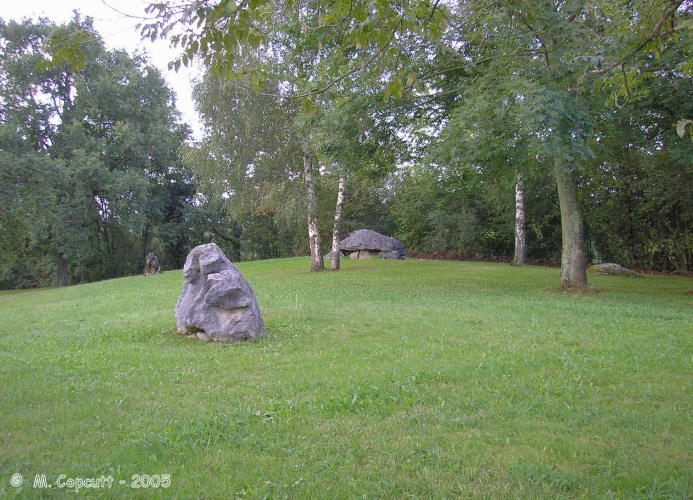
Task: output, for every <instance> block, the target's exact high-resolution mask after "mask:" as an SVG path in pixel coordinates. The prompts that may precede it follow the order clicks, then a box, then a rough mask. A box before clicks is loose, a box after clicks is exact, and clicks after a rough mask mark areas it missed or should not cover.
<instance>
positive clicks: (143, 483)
mask: <svg viewBox="0 0 693 500" xmlns="http://www.w3.org/2000/svg"><path fill="white" fill-rule="evenodd" d="M22 484H24V476H22V475H21V474H20V473H19V472H16V473H14V474H12V476H10V485H11V486H13V487H14V488H19V487H20V486H22ZM27 484H28V483H27ZM114 485H117V486H125V487H130V488H168V487H169V486H171V474H133V475H132V476H130V479H129V480H125V479H119V480H116V479H115V478H114V477H113V476H104V475H101V476H99V477H79V476H74V477H73V476H69V475H68V474H60V475H59V476H58V477H57V478H56V479H55V481H49V479H48V477H47V476H46V474H35V475H34V477H33V482H32V487H33V488H34V489H48V488H57V489H64V490H67V491H74V492H75V493H78V492H79V491H80V490H82V489H103V488H112V487H113V486H114Z"/></svg>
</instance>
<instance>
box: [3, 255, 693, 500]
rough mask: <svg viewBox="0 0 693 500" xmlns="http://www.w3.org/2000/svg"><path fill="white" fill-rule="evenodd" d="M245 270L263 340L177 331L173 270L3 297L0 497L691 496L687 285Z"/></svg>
mask: <svg viewBox="0 0 693 500" xmlns="http://www.w3.org/2000/svg"><path fill="white" fill-rule="evenodd" d="M239 267H240V269H241V271H242V272H243V273H244V274H245V276H246V278H247V279H248V280H249V281H250V283H251V284H252V285H253V287H254V289H255V291H256V293H257V296H258V300H259V302H260V306H261V309H262V313H263V316H264V319H265V323H266V326H267V330H268V337H267V339H265V340H262V341H256V342H246V343H241V344H233V345H231V344H217V343H203V342H200V341H197V340H190V339H187V338H184V337H182V336H180V335H178V334H176V333H175V321H174V317H173V309H174V306H175V303H176V300H177V297H178V294H179V293H180V289H181V285H182V273H181V272H180V271H170V272H166V273H164V274H163V275H160V276H154V277H150V278H145V277H131V278H124V279H118V280H111V281H105V282H100V283H92V284H87V285H80V286H74V287H69V288H65V289H48V290H35V291H11V292H0V318H1V319H2V321H1V322H0V497H6V496H8V497H10V498H12V497H15V496H17V497H21V498H25V497H26V498H30V497H34V496H41V497H49V498H51V497H65V496H71V497H74V496H75V494H74V489H73V491H72V493H68V492H67V491H66V489H67V488H62V489H61V488H58V487H57V486H55V485H54V486H53V488H51V489H44V490H34V489H32V482H33V480H34V476H35V474H46V475H47V478H48V482H49V483H55V481H56V479H57V477H58V475H60V474H65V475H66V476H67V478H77V477H82V478H89V477H98V476H100V475H102V474H103V475H106V476H108V475H113V476H114V478H115V484H114V485H113V487H112V488H111V489H107V490H87V489H81V490H80V491H79V495H78V496H91V497H97V496H98V497H103V496H105V497H136V498H157V497H159V498H170V497H180V498H234V497H244V496H246V497H250V498H265V497H268V498H353V497H364V498H398V499H399V498H406V497H422V498H454V497H459V496H486V497H546V498H558V497H583V498H610V497H616V498H690V496H691V494H693V465H692V455H691V452H692V450H693V436H692V434H693V425H692V424H693V422H692V419H691V407H692V405H693V292H691V291H692V290H693V280H691V279H687V278H675V277H647V278H645V279H628V278H614V277H591V284H592V285H593V286H594V287H596V290H597V291H596V292H594V291H593V292H589V293H577V294H564V293H562V292H560V291H558V290H557V289H556V285H557V284H558V282H559V273H560V271H559V270H557V269H549V268H539V267H527V268H522V269H513V268H511V267H510V266H508V265H506V264H488V263H464V262H444V261H415V260H406V261H403V262H393V261H377V260H373V261H349V260H347V261H346V262H344V269H343V271H342V272H340V273H328V272H325V273H318V274H311V273H308V272H307V270H308V268H309V260H308V259H307V258H296V259H283V260H271V261H262V262H248V263H241V264H240V265H239ZM686 292H689V293H686ZM15 473H20V474H22V475H23V476H24V483H23V485H22V486H21V487H19V488H15V487H13V486H11V485H10V476H11V475H12V474H15ZM134 474H147V475H149V476H153V475H157V474H158V475H161V474H170V481H171V484H170V486H169V487H168V488H167V489H163V488H161V487H159V488H157V489H154V488H147V489H131V488H130V484H131V481H132V479H131V478H132V476H133V475H134ZM64 480H65V478H63V482H64ZM119 480H125V481H126V484H125V485H119V484H118V481H119Z"/></svg>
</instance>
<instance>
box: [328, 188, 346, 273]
mask: <svg viewBox="0 0 693 500" xmlns="http://www.w3.org/2000/svg"><path fill="white" fill-rule="evenodd" d="M343 207H344V176H343V175H340V176H339V188H338V189H337V208H336V209H335V211H334V229H333V231H332V261H331V262H330V269H331V270H332V271H338V270H339V258H340V254H339V240H340V239H341V234H340V232H341V226H342V209H343Z"/></svg>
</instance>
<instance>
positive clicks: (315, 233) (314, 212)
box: [303, 142, 325, 272]
mask: <svg viewBox="0 0 693 500" xmlns="http://www.w3.org/2000/svg"><path fill="white" fill-rule="evenodd" d="M303 175H304V177H305V180H306V190H307V191H308V241H309V242H310V256H311V259H312V261H313V262H312V264H311V266H310V270H311V272H315V271H321V270H322V269H323V268H324V267H325V264H324V263H323V260H322V248H321V246H320V229H319V227H318V203H317V200H316V199H315V183H314V182H313V158H312V157H311V156H310V150H309V149H308V142H305V143H304V144H303Z"/></svg>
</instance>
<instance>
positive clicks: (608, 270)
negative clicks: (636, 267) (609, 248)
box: [590, 262, 642, 278]
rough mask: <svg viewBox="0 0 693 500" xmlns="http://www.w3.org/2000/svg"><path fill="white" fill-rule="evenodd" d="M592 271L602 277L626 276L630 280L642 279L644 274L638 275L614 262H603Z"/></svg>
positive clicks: (594, 266) (593, 267)
mask: <svg viewBox="0 0 693 500" xmlns="http://www.w3.org/2000/svg"><path fill="white" fill-rule="evenodd" d="M590 270H591V271H592V272H595V273H597V274H598V275H600V276H625V277H629V278H642V274H640V273H636V272H635V271H633V270H632V269H628V268H627V267H623V266H622V265H620V264H615V263H613V262H603V263H601V264H595V265H593V266H592V267H591V268H590Z"/></svg>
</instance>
